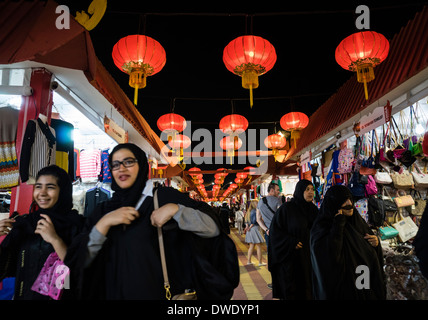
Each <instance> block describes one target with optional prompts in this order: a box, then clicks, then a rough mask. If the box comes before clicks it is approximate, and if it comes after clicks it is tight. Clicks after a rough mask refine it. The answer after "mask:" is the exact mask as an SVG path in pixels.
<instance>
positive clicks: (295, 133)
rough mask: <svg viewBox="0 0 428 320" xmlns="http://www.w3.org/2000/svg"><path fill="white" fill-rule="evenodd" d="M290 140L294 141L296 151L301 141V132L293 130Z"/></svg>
mask: <svg viewBox="0 0 428 320" xmlns="http://www.w3.org/2000/svg"><path fill="white" fill-rule="evenodd" d="M290 139H292V140H294V149H296V147H297V140H299V139H300V131H299V130H292V131H291V135H290Z"/></svg>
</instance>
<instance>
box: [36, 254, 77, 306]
mask: <svg viewBox="0 0 428 320" xmlns="http://www.w3.org/2000/svg"><path fill="white" fill-rule="evenodd" d="M69 273H70V269H69V268H68V267H67V266H66V265H65V264H64V262H62V260H61V259H60V258H59V257H58V255H57V253H56V252H53V253H51V254H50V255H49V256H48V258H47V259H46V262H45V263H44V265H43V268H42V270H41V271H40V273H39V275H38V276H37V279H36V281H34V283H33V285H32V286H31V290H33V291H35V292H37V293H40V294H42V295H44V296H49V297H51V298H52V299H54V300H59V299H61V295H62V292H63V290H64V286H65V279H66V278H67V276H68V274H69Z"/></svg>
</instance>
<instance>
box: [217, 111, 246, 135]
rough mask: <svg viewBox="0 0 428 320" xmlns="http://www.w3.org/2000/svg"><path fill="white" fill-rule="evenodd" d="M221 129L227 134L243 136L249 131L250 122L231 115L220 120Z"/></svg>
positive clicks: (241, 117)
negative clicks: (242, 134)
mask: <svg viewBox="0 0 428 320" xmlns="http://www.w3.org/2000/svg"><path fill="white" fill-rule="evenodd" d="M219 128H220V130H221V131H222V132H223V133H225V134H229V135H230V134H241V133H243V132H244V131H245V130H247V128H248V120H247V119H246V118H245V117H244V116H241V115H239V114H230V115H228V116H225V117H223V118H222V119H221V120H220V124H219Z"/></svg>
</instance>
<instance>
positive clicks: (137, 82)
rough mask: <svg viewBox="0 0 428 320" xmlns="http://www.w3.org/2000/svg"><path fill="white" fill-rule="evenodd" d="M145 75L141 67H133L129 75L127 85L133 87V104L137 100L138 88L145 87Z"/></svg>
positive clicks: (135, 103)
mask: <svg viewBox="0 0 428 320" xmlns="http://www.w3.org/2000/svg"><path fill="white" fill-rule="evenodd" d="M146 79H147V75H146V73H145V72H144V69H143V68H133V69H132V71H131V74H130V75H129V86H131V87H132V88H135V90H134V105H137V102H138V89H143V88H145V87H146Z"/></svg>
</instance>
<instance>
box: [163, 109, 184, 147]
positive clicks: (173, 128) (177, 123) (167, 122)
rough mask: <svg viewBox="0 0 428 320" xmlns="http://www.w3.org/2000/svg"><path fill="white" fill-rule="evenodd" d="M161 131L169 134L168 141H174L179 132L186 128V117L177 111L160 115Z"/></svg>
mask: <svg viewBox="0 0 428 320" xmlns="http://www.w3.org/2000/svg"><path fill="white" fill-rule="evenodd" d="M157 125H158V128H159V130H160V131H162V132H165V133H166V134H167V135H168V142H170V141H171V140H172V141H173V140H174V138H175V136H176V134H177V133H178V132H181V131H183V130H184V129H186V126H187V123H186V119H184V118H183V117H182V116H180V115H179V114H176V113H167V114H164V115H162V116H160V117H159V119H158V122H157Z"/></svg>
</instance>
